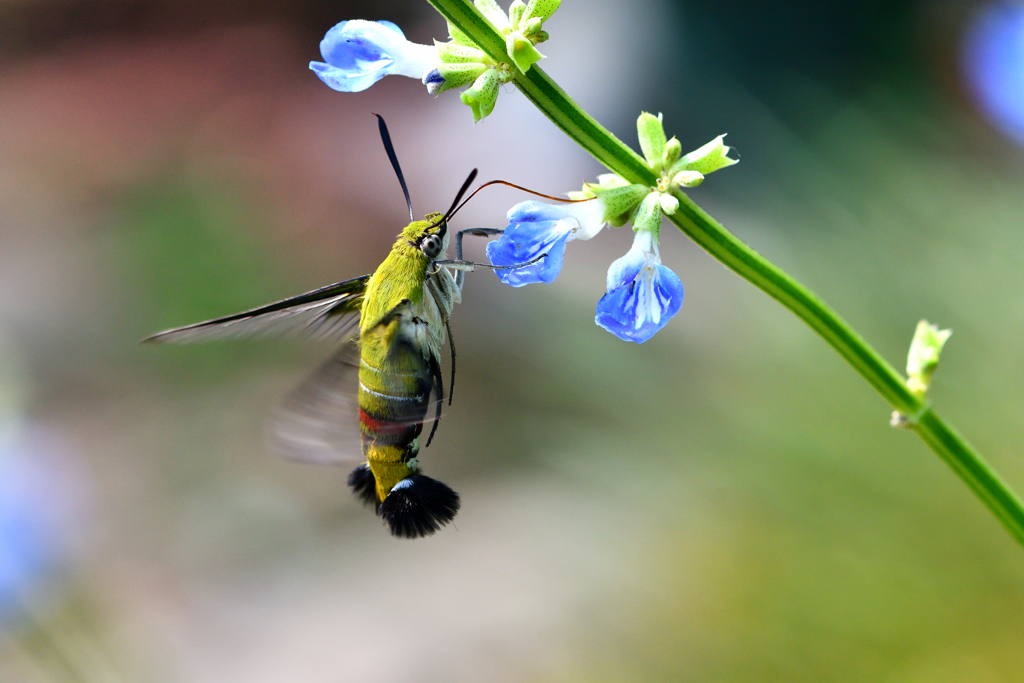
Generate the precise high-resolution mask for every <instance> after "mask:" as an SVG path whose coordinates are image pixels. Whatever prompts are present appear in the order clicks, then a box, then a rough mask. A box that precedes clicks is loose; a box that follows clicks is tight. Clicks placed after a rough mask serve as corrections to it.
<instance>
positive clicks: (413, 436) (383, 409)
mask: <svg viewBox="0 0 1024 683" xmlns="http://www.w3.org/2000/svg"><path fill="white" fill-rule="evenodd" d="M366 351H369V349H366V348H364V354H363V357H362V359H361V361H360V365H359V424H360V431H361V433H362V445H363V454H364V455H365V456H366V461H367V462H368V463H369V465H370V470H371V471H372V473H373V476H374V479H375V480H376V490H377V501H378V502H381V501H383V500H384V498H386V497H387V495H388V492H390V491H391V489H392V488H394V486H395V485H396V484H398V482H400V481H402V480H403V479H405V478H406V477H408V476H409V475H410V474H412V473H413V471H414V468H413V467H410V466H409V461H410V460H412V459H413V458H415V457H416V455H417V453H419V442H418V440H417V437H419V435H420V432H422V431H423V420H424V419H425V417H426V414H427V408H428V405H429V401H430V389H431V375H430V369H429V367H428V366H427V363H426V361H425V360H423V357H422V355H421V354H419V353H418V352H417V351H415V350H414V349H412V348H410V347H408V346H406V345H400V346H398V347H397V348H394V349H392V351H391V353H388V354H387V355H386V356H384V357H380V358H375V357H373V356H375V355H376V354H373V353H366Z"/></svg>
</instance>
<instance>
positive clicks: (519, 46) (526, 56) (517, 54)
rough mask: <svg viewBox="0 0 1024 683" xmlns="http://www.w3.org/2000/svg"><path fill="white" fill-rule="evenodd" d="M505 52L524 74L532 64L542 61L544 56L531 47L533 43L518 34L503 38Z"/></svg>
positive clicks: (514, 33)
mask: <svg viewBox="0 0 1024 683" xmlns="http://www.w3.org/2000/svg"><path fill="white" fill-rule="evenodd" d="M505 51H506V52H508V56H509V57H511V58H512V63H513V64H515V65H516V68H517V69H519V70H520V71H521V72H522V73H526V72H527V70H528V69H529V68H530V67H531V66H532V65H533V64H535V63H536V62H539V61H540V60H542V59H544V55H542V54H541V53H540V51H539V50H537V48H535V47H534V46H533V43H532V42H530V40H529V39H528V38H525V37H524V36H523V35H522V34H521V33H519V32H512V33H509V34H508V35H507V36H505Z"/></svg>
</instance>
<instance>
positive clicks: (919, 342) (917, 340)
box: [907, 320, 953, 398]
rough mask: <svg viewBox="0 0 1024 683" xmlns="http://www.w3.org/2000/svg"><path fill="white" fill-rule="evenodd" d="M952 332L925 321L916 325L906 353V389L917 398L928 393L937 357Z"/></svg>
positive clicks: (937, 363)
mask: <svg viewBox="0 0 1024 683" xmlns="http://www.w3.org/2000/svg"><path fill="white" fill-rule="evenodd" d="M951 334H953V330H940V329H939V327H938V325H932V324H931V323H929V322H928V321H927V320H922V321H920V322H919V323H917V329H916V330H915V331H914V339H913V341H911V342H910V351H909V353H907V377H908V379H907V388H908V389H910V391H911V392H913V393H914V394H915V395H916V396H917V397H918V398H924V396H925V394H927V393H928V386H929V385H930V384H931V381H932V375H933V374H935V369H936V368H937V367H938V366H939V355H940V354H941V353H942V347H943V346H945V345H946V341H947V340H949V336H950V335H951Z"/></svg>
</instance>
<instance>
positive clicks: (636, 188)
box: [567, 173, 650, 228]
mask: <svg viewBox="0 0 1024 683" xmlns="http://www.w3.org/2000/svg"><path fill="white" fill-rule="evenodd" d="M649 191H650V190H649V188H648V187H646V186H645V185H640V184H637V183H632V184H631V183H629V181H627V180H626V179H625V178H623V177H621V176H618V175H616V174H614V173H602V174H601V175H599V176H597V182H596V183H583V189H582V190H577V191H575V192H568V193H567V194H568V196H569V199H576V200H579V199H593V198H594V197H600V198H601V201H602V202H603V203H604V206H605V211H604V220H605V221H607V222H608V223H610V224H611V225H613V226H615V227H616V228H621V227H622V226H623V225H625V224H626V223H628V222H629V217H630V214H631V213H632V211H633V208H634V207H635V206H636V205H637V204H639V203H640V202H641V201H642V200H643V198H644V197H645V196H647V194H648V192H649Z"/></svg>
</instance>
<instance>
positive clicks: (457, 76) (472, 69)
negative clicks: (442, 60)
mask: <svg viewBox="0 0 1024 683" xmlns="http://www.w3.org/2000/svg"><path fill="white" fill-rule="evenodd" d="M488 69H490V67H489V66H487V65H486V64H440V65H438V67H437V70H438V72H439V73H440V74H441V76H442V77H443V78H444V84H443V85H442V86H441V87H440V88H438V89H437V90H436V91H434V93H433V94H435V95H437V94H440V93H443V92H444V91H445V90H451V89H452V88H461V87H462V86H464V85H469V84H470V83H472V82H473V81H475V80H476V79H478V78H479V77H480V75H481V74H483V72H484V71H487V70H488Z"/></svg>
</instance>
